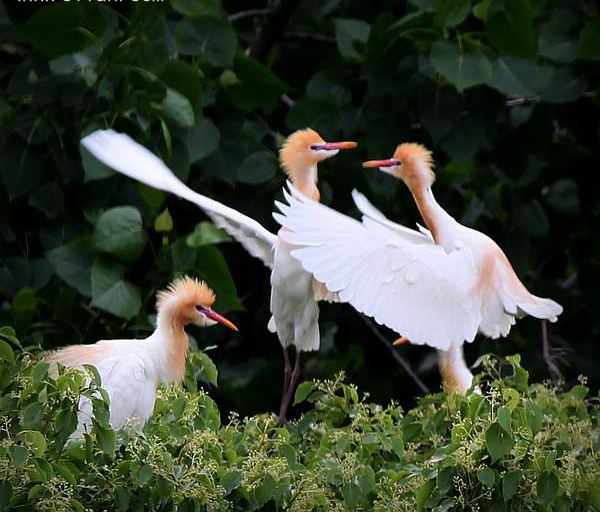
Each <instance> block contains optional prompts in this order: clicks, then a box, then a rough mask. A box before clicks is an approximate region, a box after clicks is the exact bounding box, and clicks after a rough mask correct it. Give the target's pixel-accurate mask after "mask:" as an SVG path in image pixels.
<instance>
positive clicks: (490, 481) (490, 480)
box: [477, 468, 496, 487]
mask: <svg viewBox="0 0 600 512" xmlns="http://www.w3.org/2000/svg"><path fill="white" fill-rule="evenodd" d="M477 479H478V480H479V481H480V482H481V483H482V484H483V485H485V486H486V487H494V485H495V484H496V475H495V473H494V470H493V469H491V468H483V469H480V470H479V471H477Z"/></svg>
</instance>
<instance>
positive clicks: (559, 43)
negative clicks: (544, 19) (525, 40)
mask: <svg viewBox="0 0 600 512" xmlns="http://www.w3.org/2000/svg"><path fill="white" fill-rule="evenodd" d="M539 50H540V55H542V56H544V57H547V58H548V59H552V60H553V61H555V62H559V63H561V64H568V63H570V62H572V61H573V60H575V57H576V56H577V45H576V43H575V41H573V40H572V39H571V38H570V37H569V32H568V27H566V26H565V25H563V24H561V23H556V22H551V23H547V24H545V25H544V27H543V29H542V32H541V34H540V44H539Z"/></svg>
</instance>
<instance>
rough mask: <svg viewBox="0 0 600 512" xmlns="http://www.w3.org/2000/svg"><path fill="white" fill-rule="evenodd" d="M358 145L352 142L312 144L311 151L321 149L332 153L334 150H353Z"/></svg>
mask: <svg viewBox="0 0 600 512" xmlns="http://www.w3.org/2000/svg"><path fill="white" fill-rule="evenodd" d="M356 146H358V144H357V143H356V142H352V141H344V142H324V143H323V144H313V145H312V146H311V148H312V149H316V150H319V149H323V150H325V151H333V150H334V149H354V148H355V147H356Z"/></svg>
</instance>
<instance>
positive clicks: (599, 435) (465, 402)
mask: <svg viewBox="0 0 600 512" xmlns="http://www.w3.org/2000/svg"><path fill="white" fill-rule="evenodd" d="M0 337H1V338H2V339H1V341H0V357H1V359H2V362H3V364H2V367H1V370H0V411H1V413H2V420H1V421H2V423H1V425H0V474H2V477H3V481H2V482H1V483H0V507H3V508H5V509H8V510H12V509H14V510H20V509H21V507H23V506H25V505H27V504H29V505H31V504H33V503H36V504H37V505H36V506H37V509H38V510H65V509H67V508H70V509H72V510H82V511H83V510H164V511H167V510H180V511H189V510H196V511H200V510H215V511H217V510H293V511H310V510H375V511H381V512H387V511H390V510H393V511H396V510H397V511H401V510H406V511H414V510H436V511H442V510H450V509H462V510H495V511H501V510H516V509H519V510H540V511H541V510H555V511H573V510H575V511H576V510H580V511H585V510H594V509H597V510H600V457H599V450H600V429H599V425H598V421H599V412H600V405H599V402H598V400H597V399H592V398H590V397H589V396H588V389H587V388H586V387H585V386H584V385H583V384H580V385H577V386H574V387H572V388H571V389H559V388H557V387H556V386H554V385H550V384H530V383H529V381H528V373H527V371H526V370H524V369H523V367H522V366H521V365H520V358H519V357H518V356H510V357H507V358H505V359H498V358H496V357H492V356H484V357H482V358H481V360H480V361H479V364H480V365H481V369H482V371H481V374H480V376H479V378H478V381H477V383H478V386H479V388H478V389H477V390H476V392H472V393H469V394H467V395H466V396H452V397H448V396H446V395H445V394H441V393H440V394H436V395H428V396H425V397H424V398H422V399H421V400H420V402H419V404H418V405H417V406H416V407H415V408H414V409H412V410H410V411H408V412H404V411H403V410H402V408H401V407H399V406H398V405H397V404H395V403H392V404H390V405H388V406H381V405H378V404H375V403H372V402H370V401H369V400H368V396H366V395H362V396H361V394H360V393H359V391H358V390H357V388H356V387H355V386H353V385H349V384H346V383H345V381H344V375H343V374H338V375H337V376H336V377H335V378H334V379H333V380H326V381H314V382H309V381H307V382H304V383H303V384H301V386H300V387H299V388H298V391H297V393H296V402H298V403H303V404H304V406H305V412H304V414H303V415H302V416H301V417H300V418H299V419H298V420H297V421H294V422H292V423H290V424H289V425H287V426H286V427H283V428H278V427H276V417H275V415H274V414H261V415H257V416H253V417H247V418H244V419H241V418H240V417H239V416H237V415H235V414H233V415H231V416H230V418H229V419H228V421H226V422H223V420H222V418H221V415H220V412H219V409H218V407H217V405H216V404H215V402H214V401H213V400H212V399H211V398H210V396H209V395H208V394H207V393H206V392H204V391H196V390H195V389H194V390H184V389H180V388H169V389H162V388H161V389H160V391H159V397H158V400H157V403H156V407H155V413H154V416H153V417H152V418H151V420H150V421H149V423H148V424H147V425H146V427H145V428H144V429H143V431H141V432H135V431H133V430H132V429H131V428H128V427H126V428H125V429H123V430H122V431H119V432H114V431H113V430H112V429H111V428H110V426H109V425H108V416H107V404H106V403H105V402H104V401H103V399H102V398H100V397H99V395H98V394H97V393H95V391H96V390H97V389H99V385H100V384H101V383H100V382H98V380H97V379H98V377H97V376H96V375H94V373H93V371H90V376H89V377H88V378H86V377H85V375H84V374H83V373H81V372H79V371H76V370H68V371H64V370H63V371H62V372H60V374H59V375H58V376H57V377H56V379H55V378H52V377H51V376H50V375H49V373H48V364H47V363H45V362H43V361H41V360H40V359H38V358H36V356H35V354H34V353H31V352H29V351H23V350H22V349H21V348H20V345H19V343H18V341H17V340H16V338H15V337H14V331H12V330H11V329H9V328H6V327H5V328H3V329H2V330H1V331H0ZM199 362H200V365H198V366H197V367H195V366H196V365H195V364H194V363H195V360H194V358H192V364H190V366H189V367H188V376H191V375H192V374H193V373H194V370H199V371H200V373H198V372H196V376H198V375H200V378H201V379H204V380H210V379H211V377H210V376H206V375H205V373H203V368H205V367H206V364H205V361H204V358H201V359H200V360H199ZM190 382H193V383H194V384H193V385H194V386H195V382H196V381H195V379H191V380H190ZM80 393H82V394H85V395H87V396H91V397H94V398H93V400H94V410H95V413H96V419H95V421H94V427H93V429H92V432H91V433H90V434H86V435H85V436H84V439H83V440H80V441H73V440H71V441H67V439H68V436H69V434H70V433H71V432H72V431H73V430H74V428H75V426H76V407H77V400H78V397H79V394H80ZM104 398H105V397H104Z"/></svg>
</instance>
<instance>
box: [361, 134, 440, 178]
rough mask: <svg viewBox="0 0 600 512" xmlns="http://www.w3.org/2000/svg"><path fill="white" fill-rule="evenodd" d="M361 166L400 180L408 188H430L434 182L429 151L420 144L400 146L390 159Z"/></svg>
mask: <svg viewBox="0 0 600 512" xmlns="http://www.w3.org/2000/svg"><path fill="white" fill-rule="evenodd" d="M362 165H363V167H366V168H379V170H380V171H383V172H385V173H387V174H391V175H392V176H395V177H396V178H400V179H401V180H402V181H404V183H406V184H407V185H408V186H409V187H412V186H416V185H418V184H424V185H425V186H431V185H432V184H433V182H434V181H435V174H434V173H433V170H432V167H433V161H432V159H431V151H429V150H428V149H427V148H426V147H425V146H422V145H421V144H415V143H412V142H405V143H404V144H400V145H399V146H398V147H397V148H396V151H395V152H394V156H393V157H392V158H388V159H386V160H369V161H368V162H363V164H362Z"/></svg>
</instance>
